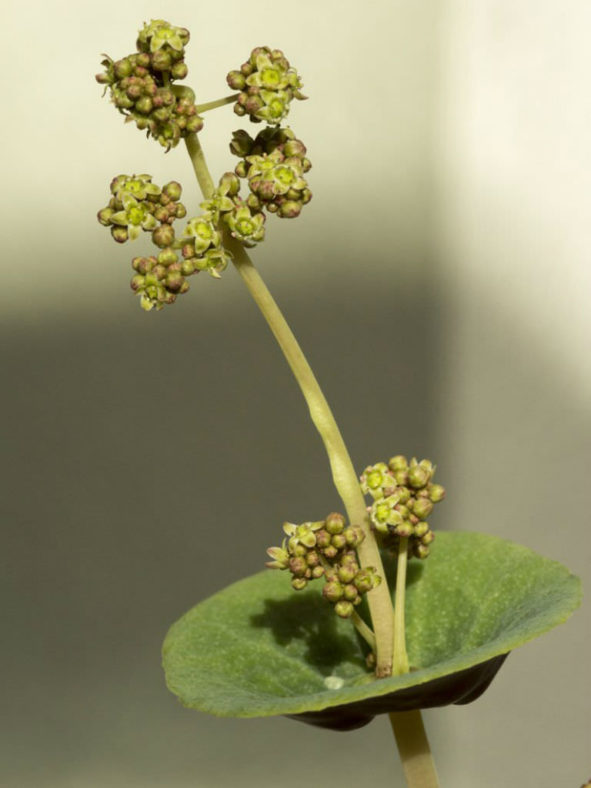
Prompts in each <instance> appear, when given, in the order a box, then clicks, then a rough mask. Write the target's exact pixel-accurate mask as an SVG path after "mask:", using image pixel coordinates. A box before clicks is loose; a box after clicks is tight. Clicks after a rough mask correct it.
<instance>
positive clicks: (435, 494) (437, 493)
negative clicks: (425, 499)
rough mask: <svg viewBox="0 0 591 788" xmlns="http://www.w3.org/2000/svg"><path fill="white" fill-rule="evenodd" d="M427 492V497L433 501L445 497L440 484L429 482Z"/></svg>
mask: <svg viewBox="0 0 591 788" xmlns="http://www.w3.org/2000/svg"><path fill="white" fill-rule="evenodd" d="M427 491H428V493H429V499H430V500H431V501H433V503H439V501H442V500H443V499H444V498H445V487H442V485H441V484H430V485H429V487H428V488H427Z"/></svg>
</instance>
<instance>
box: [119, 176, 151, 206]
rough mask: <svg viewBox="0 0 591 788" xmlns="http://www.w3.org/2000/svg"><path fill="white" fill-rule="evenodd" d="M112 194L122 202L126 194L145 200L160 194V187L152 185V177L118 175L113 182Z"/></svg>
mask: <svg viewBox="0 0 591 788" xmlns="http://www.w3.org/2000/svg"><path fill="white" fill-rule="evenodd" d="M111 193H112V194H114V195H115V197H116V198H117V199H119V200H121V202H123V195H124V194H129V195H131V196H132V197H135V199H136V200H145V199H146V198H147V197H148V195H154V196H155V195H158V194H160V187H159V186H156V184H155V183H152V176H151V175H118V176H117V177H116V178H113V180H112V181H111Z"/></svg>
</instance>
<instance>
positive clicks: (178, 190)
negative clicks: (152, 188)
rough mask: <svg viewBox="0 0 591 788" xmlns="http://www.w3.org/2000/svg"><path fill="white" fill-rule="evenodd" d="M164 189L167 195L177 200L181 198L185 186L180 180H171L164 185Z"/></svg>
mask: <svg viewBox="0 0 591 788" xmlns="http://www.w3.org/2000/svg"><path fill="white" fill-rule="evenodd" d="M162 191H163V193H164V194H165V195H166V196H167V197H170V199H171V200H173V201H174V202H177V201H178V200H180V199H181V194H182V193H183V187H182V186H181V184H180V183H179V182H178V181H169V182H168V183H167V184H165V185H164V186H163V187H162Z"/></svg>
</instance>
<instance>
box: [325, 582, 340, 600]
mask: <svg viewBox="0 0 591 788" xmlns="http://www.w3.org/2000/svg"><path fill="white" fill-rule="evenodd" d="M322 595H323V596H324V597H325V598H326V599H328V601H329V602H338V601H339V599H342V596H343V586H342V585H341V584H340V583H339V582H338V581H337V580H331V581H329V582H328V583H325V585H324V588H323V589H322Z"/></svg>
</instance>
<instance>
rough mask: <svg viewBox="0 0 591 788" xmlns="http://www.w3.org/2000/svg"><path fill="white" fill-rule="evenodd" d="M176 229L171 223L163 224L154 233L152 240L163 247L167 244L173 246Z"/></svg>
mask: <svg viewBox="0 0 591 788" xmlns="http://www.w3.org/2000/svg"><path fill="white" fill-rule="evenodd" d="M174 237H175V234H174V229H173V228H172V227H171V226H170V224H161V225H160V226H159V227H157V228H156V229H155V230H154V232H153V233H152V241H153V242H154V243H155V244H156V246H159V247H160V248H161V249H162V248H164V247H165V246H172V244H173V243H174Z"/></svg>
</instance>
